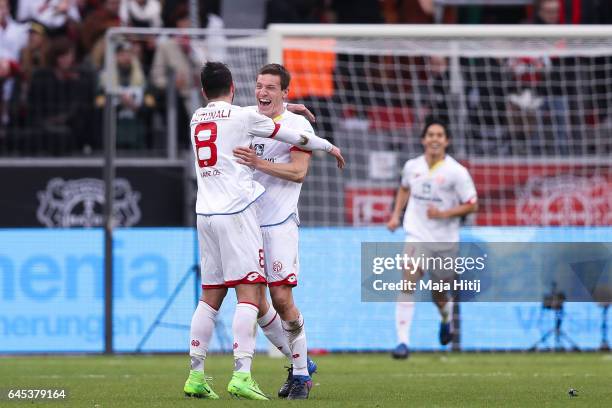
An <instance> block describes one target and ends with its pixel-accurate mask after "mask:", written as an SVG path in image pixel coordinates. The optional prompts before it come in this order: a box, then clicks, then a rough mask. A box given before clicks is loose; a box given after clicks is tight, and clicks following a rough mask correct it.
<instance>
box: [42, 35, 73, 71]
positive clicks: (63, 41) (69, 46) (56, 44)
mask: <svg viewBox="0 0 612 408" xmlns="http://www.w3.org/2000/svg"><path fill="white" fill-rule="evenodd" d="M74 51H75V49H74V44H73V42H72V41H71V40H70V39H69V38H68V37H58V38H56V39H54V40H53V41H52V42H51V44H50V45H49V50H48V51H47V62H48V63H49V66H50V67H55V66H56V65H57V60H58V59H59V57H61V56H62V55H66V54H68V53H69V52H74Z"/></svg>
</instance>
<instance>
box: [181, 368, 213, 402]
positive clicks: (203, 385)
mask: <svg viewBox="0 0 612 408" xmlns="http://www.w3.org/2000/svg"><path fill="white" fill-rule="evenodd" d="M183 391H185V395H186V396H188V397H195V398H205V399H212V400H217V399H219V396H218V395H217V394H216V393H215V392H214V391H213V390H212V388H210V386H209V385H208V383H207V382H206V379H205V378H204V373H203V372H202V371H195V370H191V371H190V372H189V378H187V381H185V387H183Z"/></svg>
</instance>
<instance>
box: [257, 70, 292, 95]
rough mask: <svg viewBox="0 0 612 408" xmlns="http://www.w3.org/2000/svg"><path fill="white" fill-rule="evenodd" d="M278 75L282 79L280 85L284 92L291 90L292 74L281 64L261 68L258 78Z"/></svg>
mask: <svg viewBox="0 0 612 408" xmlns="http://www.w3.org/2000/svg"><path fill="white" fill-rule="evenodd" d="M266 74H268V75H276V76H279V77H280V85H281V89H282V90H283V91H284V90H285V89H287V88H289V83H290V82H291V74H290V73H289V71H287V69H286V68H285V67H283V66H282V65H281V64H267V65H264V66H263V67H261V69H260V70H259V72H258V73H257V76H259V75H266Z"/></svg>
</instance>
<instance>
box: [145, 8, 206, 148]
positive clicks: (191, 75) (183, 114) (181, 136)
mask: <svg viewBox="0 0 612 408" xmlns="http://www.w3.org/2000/svg"><path fill="white" fill-rule="evenodd" d="M171 21H172V22H173V23H172V24H173V26H174V27H176V28H183V29H184V28H190V27H191V22H190V19H189V11H188V10H187V7H186V6H183V5H181V6H179V7H178V8H177V9H176V11H175V13H174V15H173V18H172V19H171ZM193 41H194V40H193V39H192V38H190V37H188V36H178V37H166V38H161V39H160V40H159V42H158V44H157V49H156V51H155V56H154V57H153V65H152V67H151V83H152V84H153V86H154V87H155V88H156V89H157V92H158V94H159V95H160V96H162V95H165V93H166V90H167V87H168V86H169V80H170V81H173V85H174V86H175V87H176V91H177V92H176V94H177V101H176V105H177V121H176V124H177V136H178V142H179V144H180V145H184V146H187V143H189V128H188V127H186V126H185V125H184V124H185V123H188V122H189V118H190V112H193V111H195V110H196V109H197V108H198V107H200V106H202V103H203V101H202V93H201V92H200V85H199V72H200V71H199V69H200V67H201V66H202V64H203V63H204V62H205V56H203V55H200V54H199V53H198V52H196V49H198V48H201V47H193V44H192V42H193ZM172 78H174V79H172ZM169 103H173V102H172V101H166V104H169Z"/></svg>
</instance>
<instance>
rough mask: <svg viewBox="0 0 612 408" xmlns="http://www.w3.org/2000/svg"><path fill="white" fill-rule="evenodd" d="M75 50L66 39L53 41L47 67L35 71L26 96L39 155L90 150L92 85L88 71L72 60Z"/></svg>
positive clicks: (92, 135) (91, 135) (92, 142)
mask: <svg viewBox="0 0 612 408" xmlns="http://www.w3.org/2000/svg"><path fill="white" fill-rule="evenodd" d="M75 56H76V53H75V47H74V44H73V43H72V41H70V40H69V39H68V38H66V37H58V38H56V39H54V40H53V42H52V43H51V45H50V47H49V53H48V56H47V61H48V64H49V65H48V67H45V68H41V69H38V70H36V71H34V73H33V75H32V82H31V85H30V91H29V94H28V108H29V112H28V115H29V123H30V124H31V125H32V126H33V128H32V129H30V130H31V134H32V136H33V137H34V138H35V139H36V140H37V145H38V146H40V149H41V152H40V153H42V154H44V153H51V154H54V155H58V154H62V153H69V152H75V151H76V150H77V149H78V150H81V149H86V150H87V151H90V149H91V147H92V145H99V144H100V143H99V141H95V140H93V138H94V134H93V133H92V132H93V130H94V128H95V127H94V126H92V123H93V120H92V119H93V118H92V113H93V112H92V111H93V101H94V83H93V79H92V76H91V74H90V72H88V71H87V70H85V69H82V68H80V67H79V66H77V64H76V60H75Z"/></svg>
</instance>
